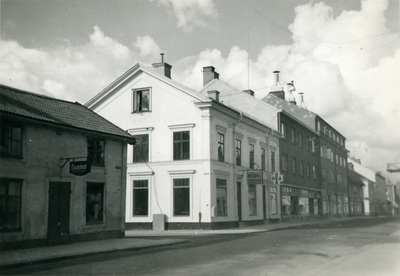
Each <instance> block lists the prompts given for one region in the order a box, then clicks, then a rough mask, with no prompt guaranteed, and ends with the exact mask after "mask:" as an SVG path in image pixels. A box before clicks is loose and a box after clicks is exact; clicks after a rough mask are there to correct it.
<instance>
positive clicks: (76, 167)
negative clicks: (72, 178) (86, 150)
mask: <svg viewBox="0 0 400 276" xmlns="http://www.w3.org/2000/svg"><path fill="white" fill-rule="evenodd" d="M69 172H70V173H72V174H73V175H85V174H87V173H90V163H89V162H88V161H87V160H86V161H73V162H71V163H70V164H69Z"/></svg>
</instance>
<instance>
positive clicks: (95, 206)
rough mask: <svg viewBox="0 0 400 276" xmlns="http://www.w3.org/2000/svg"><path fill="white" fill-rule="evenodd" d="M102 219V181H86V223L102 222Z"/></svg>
mask: <svg viewBox="0 0 400 276" xmlns="http://www.w3.org/2000/svg"><path fill="white" fill-rule="evenodd" d="M103 221H104V183H90V182H88V183H87V186H86V224H102V223H103Z"/></svg>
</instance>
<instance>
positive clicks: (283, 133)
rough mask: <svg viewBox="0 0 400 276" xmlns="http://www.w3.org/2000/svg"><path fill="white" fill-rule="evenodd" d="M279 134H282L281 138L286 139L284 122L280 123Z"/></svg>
mask: <svg viewBox="0 0 400 276" xmlns="http://www.w3.org/2000/svg"><path fill="white" fill-rule="evenodd" d="M281 134H282V138H283V139H286V138H287V137H286V135H287V134H286V124H284V123H281Z"/></svg>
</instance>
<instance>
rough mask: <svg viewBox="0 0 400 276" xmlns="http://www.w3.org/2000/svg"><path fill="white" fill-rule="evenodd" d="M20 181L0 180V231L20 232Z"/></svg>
mask: <svg viewBox="0 0 400 276" xmlns="http://www.w3.org/2000/svg"><path fill="white" fill-rule="evenodd" d="M21 190H22V180H17V179H8V178H2V179H0V209H1V216H0V230H1V231H19V230H21V198H22V197H21Z"/></svg>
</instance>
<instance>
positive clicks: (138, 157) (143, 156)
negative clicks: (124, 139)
mask: <svg viewBox="0 0 400 276" xmlns="http://www.w3.org/2000/svg"><path fill="white" fill-rule="evenodd" d="M133 137H135V139H136V144H135V145H134V146H133V163H143V162H148V161H149V135H148V134H144V135H134V136H133Z"/></svg>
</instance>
